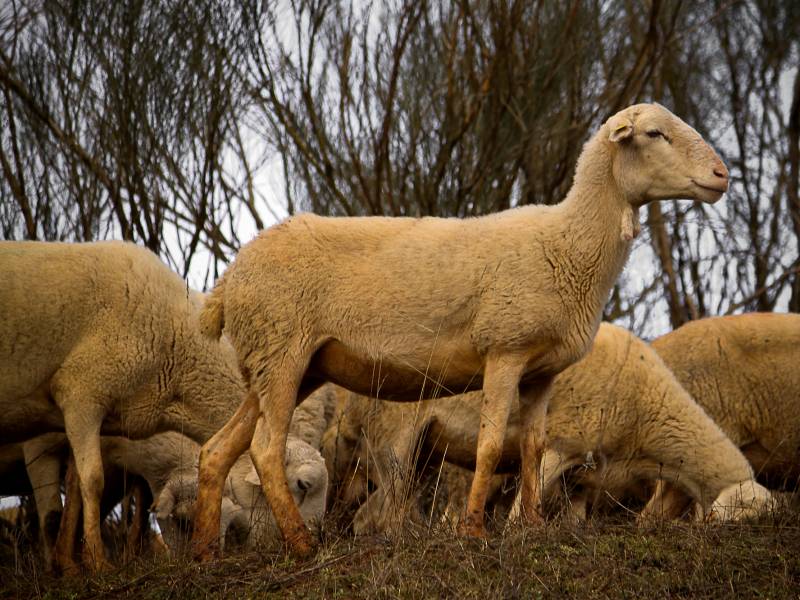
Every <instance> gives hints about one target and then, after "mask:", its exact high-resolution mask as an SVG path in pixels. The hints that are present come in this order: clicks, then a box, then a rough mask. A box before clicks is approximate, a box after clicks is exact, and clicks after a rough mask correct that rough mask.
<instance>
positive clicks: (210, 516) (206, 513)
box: [192, 391, 259, 561]
mask: <svg viewBox="0 0 800 600" xmlns="http://www.w3.org/2000/svg"><path fill="white" fill-rule="evenodd" d="M258 413H259V407H258V396H257V395H256V394H255V393H254V392H252V391H250V392H248V394H247V396H246V397H245V399H244V401H243V402H242V404H241V405H240V406H239V408H238V409H237V411H236V412H235V413H234V415H233V416H232V417H231V418H230V419H229V420H228V422H227V423H226V424H225V425H224V426H223V427H222V428H221V429H220V430H219V431H218V432H217V433H215V434H214V435H213V436H212V437H211V438H210V439H209V440H208V441H207V442H206V443H205V444H204V445H203V447H202V449H201V450H200V467H199V473H198V490H197V502H196V504H195V515H194V523H193V525H194V531H193V533H192V553H193V555H194V558H195V559H196V560H200V561H206V560H210V559H211V558H213V557H214V556H216V555H217V554H218V552H219V528H220V518H221V511H222V493H223V490H224V487H225V480H226V478H227V477H228V473H229V472H230V470H231V467H232V466H233V463H235V462H236V460H237V459H238V458H239V457H240V456H241V455H242V454H243V453H244V451H245V450H247V448H248V446H249V445H250V440H251V439H252V438H253V432H254V431H255V428H256V421H257V419H258Z"/></svg>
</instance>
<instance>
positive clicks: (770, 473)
mask: <svg viewBox="0 0 800 600" xmlns="http://www.w3.org/2000/svg"><path fill="white" fill-rule="evenodd" d="M652 346H653V349H654V350H655V351H656V352H657V353H658V354H659V356H660V357H661V358H662V360H663V361H664V362H665V363H666V365H667V366H668V367H669V368H670V369H671V370H672V372H673V373H674V374H675V377H676V378H677V379H678V381H680V382H681V384H682V385H683V387H685V388H686V390H687V391H688V392H689V393H690V394H691V395H692V397H693V398H694V399H695V400H696V401H697V403H698V404H699V405H700V406H702V407H703V408H704V409H705V411H706V412H707V413H708V414H709V415H710V416H711V418H713V419H714V421H715V422H716V423H717V425H719V427H720V428H721V429H722V431H724V432H725V433H726V434H727V435H728V437H729V438H730V439H731V440H732V441H733V443H734V444H735V445H736V446H738V447H739V448H740V449H741V451H742V453H743V454H744V455H745V457H747V459H748V460H749V461H750V464H751V465H752V467H753V470H754V471H755V474H756V477H757V479H758V480H759V482H761V483H763V484H765V485H766V486H767V487H769V488H774V489H783V490H788V491H792V490H795V489H796V488H797V486H798V483H800V450H799V449H800V412H798V398H800V315H796V314H777V313H750V314H743V315H736V316H726V317H712V318H708V319H701V320H699V321H692V322H690V323H687V324H686V325H683V326H682V327H679V328H678V329H676V330H675V331H672V332H670V333H668V334H666V335H664V336H662V337H660V338H658V339H656V340H654V341H653V343H652ZM688 500H690V498H687V497H686V495H685V493H683V490H681V489H679V488H675V487H674V486H662V485H660V486H658V488H657V493H656V494H655V495H654V496H653V498H652V500H651V501H650V502H649V503H648V505H647V506H646V507H645V510H644V511H642V513H643V517H648V516H652V515H663V516H667V517H675V516H677V515H679V514H680V513H682V512H683V510H684V509H685V508H686V506H687V503H688Z"/></svg>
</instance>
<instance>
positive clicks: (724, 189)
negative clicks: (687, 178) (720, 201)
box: [692, 179, 728, 194]
mask: <svg viewBox="0 0 800 600" xmlns="http://www.w3.org/2000/svg"><path fill="white" fill-rule="evenodd" d="M692 183H693V184H695V185H696V186H697V187H699V188H700V189H703V190H707V191H709V192H714V193H716V194H724V193H725V192H727V191H728V186H727V185H725V186H724V187H714V186H713V185H703V184H702V183H700V182H698V181H695V180H694V179H692Z"/></svg>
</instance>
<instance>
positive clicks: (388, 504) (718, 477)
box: [324, 324, 770, 532]
mask: <svg viewBox="0 0 800 600" xmlns="http://www.w3.org/2000/svg"><path fill="white" fill-rule="evenodd" d="M552 392H553V393H552V397H551V399H550V406H549V409H548V413H547V434H548V445H547V449H546V451H545V453H544V457H543V464H542V469H541V472H542V477H543V484H542V485H543V493H544V497H545V498H548V497H550V496H551V495H552V494H553V493H554V492H555V491H557V489H558V483H559V481H560V478H561V476H562V475H563V474H564V473H566V472H567V471H569V470H570V469H573V468H579V467H588V469H586V470H584V471H582V476H583V483H584V484H592V485H591V486H590V487H593V488H597V487H599V486H600V485H601V484H612V481H611V480H609V481H606V475H608V474H611V475H617V476H620V475H622V474H624V476H625V477H626V479H625V480H624V481H622V482H620V483H619V484H616V485H618V487H621V486H622V485H623V484H626V485H627V484H630V482H631V481H639V480H655V479H657V478H663V479H665V480H668V481H672V482H676V483H677V485H679V486H680V487H681V489H684V490H686V491H687V493H689V494H690V495H691V497H692V498H695V499H697V500H698V501H699V502H700V503H701V505H702V507H703V508H704V509H707V510H712V509H714V510H717V509H718V508H719V507H720V506H721V505H722V503H724V502H725V501H727V499H729V498H730V497H731V496H734V495H736V494H739V497H738V498H735V502H734V508H735V509H736V510H737V511H738V512H736V513H735V514H734V513H731V512H729V513H725V514H721V516H722V517H723V518H726V519H729V518H742V517H745V516H749V515H751V514H754V513H756V512H758V511H760V510H763V509H764V508H766V506H767V505H768V503H769V498H770V496H769V493H768V492H767V491H766V490H765V489H764V488H762V487H761V486H760V485H758V484H756V483H755V482H754V481H753V471H752V469H751V468H750V465H749V464H748V462H747V460H746V459H745V458H744V456H742V454H741V452H739V450H738V448H737V447H736V446H734V444H733V443H732V442H731V441H730V440H729V439H728V438H727V436H725V434H724V433H723V432H722V431H721V430H720V429H719V427H717V425H716V424H715V423H714V422H713V421H712V420H711V419H710V418H709V417H708V416H707V415H706V414H705V413H704V412H703V410H702V409H701V408H700V407H699V406H698V405H697V403H695V402H694V400H692V398H691V397H690V396H689V395H688V394H687V393H686V391H685V390H684V389H683V388H682V387H681V386H680V384H679V383H678V382H677V381H676V380H675V378H674V377H673V376H672V374H671V373H670V371H669V369H667V368H666V366H665V365H664V364H663V363H662V361H661V360H660V359H659V358H658V356H657V355H656V353H655V352H654V351H653V350H652V349H651V348H650V347H649V346H648V345H647V344H645V343H644V342H643V341H641V340H639V339H638V338H636V337H635V336H634V335H632V334H631V333H629V332H627V331H625V330H623V329H621V328H619V327H616V326H613V325H609V324H602V325H601V326H600V328H599V331H598V334H597V337H596V338H595V342H594V346H593V348H592V350H591V351H590V353H589V354H588V355H587V356H586V357H585V358H584V359H583V360H581V361H579V362H578V363H576V364H574V365H572V366H571V367H568V368H567V369H565V370H564V371H562V372H561V373H560V374H559V375H558V376H557V377H556V378H555V381H554V383H553V390H552ZM351 406H352V407H353V409H354V410H353V411H352V413H351V416H349V417H346V418H342V419H340V420H339V423H345V425H344V426H340V427H339V432H336V433H331V434H330V435H326V444H325V446H324V453H325V455H326V458H329V457H330V456H331V455H332V453H334V452H337V451H338V452H341V453H342V454H346V453H347V452H348V449H352V448H357V449H358V451H360V457H359V469H360V477H361V478H362V480H361V481H363V479H366V478H369V479H370V480H371V481H372V482H373V483H374V484H375V485H376V486H377V490H376V491H375V492H373V494H372V495H370V497H369V498H368V500H367V501H366V502H365V503H364V505H363V506H362V507H361V508H360V509H359V510H358V512H357V513H356V516H355V519H354V528H355V530H356V532H363V531H370V530H379V531H386V530H392V529H396V528H397V527H399V525H400V522H399V519H401V515H402V513H403V511H402V510H400V508H401V507H402V502H403V500H404V499H405V498H408V497H409V496H410V494H409V490H408V479H404V475H405V474H406V473H408V472H409V471H411V469H412V467H411V465H412V464H413V462H414V459H415V449H416V448H418V447H421V448H423V453H424V455H427V453H432V454H433V455H434V456H435V457H436V458H437V459H445V460H447V461H448V462H451V463H455V464H457V465H460V466H463V467H468V468H469V467H472V466H473V465H474V462H475V440H476V438H477V436H478V431H479V426H480V411H481V410H482V406H483V398H482V395H481V393H480V392H471V393H467V394H464V395H462V396H460V397H453V398H444V399H439V400H436V401H428V402H423V403H420V405H419V406H418V407H415V406H410V405H408V406H404V405H398V404H391V403H384V404H382V405H380V404H377V403H376V402H375V401H373V400H370V399H365V398H357V397H351V398H350V400H349V402H348V404H347V409H346V410H349V409H350V407H351ZM348 420H349V422H348ZM359 421H360V425H356V423H358V422H359ZM331 432H334V430H333V429H332V430H331ZM337 433H344V436H343V437H342V441H339V440H337V439H336V435H337ZM362 434H363V435H364V437H365V440H362V441H359V442H357V443H354V442H353V438H354V437H357V436H360V435H362ZM520 436H521V424H520V420H519V416H518V413H517V412H516V411H512V413H511V415H510V418H509V429H508V436H507V438H506V443H505V444H504V447H503V453H502V455H501V457H502V458H501V461H500V466H499V468H500V469H501V470H513V469H514V468H515V467H516V465H518V463H519V446H518V440H519V437H520ZM334 464H335V465H337V466H336V468H337V469H338V472H337V473H335V475H334V478H338V479H342V478H344V479H345V480H346V481H349V478H350V475H349V473H348V472H347V469H348V467H346V466H345V465H346V464H347V460H346V458H345V457H340V458H339V460H338V462H336V463H334ZM350 464H351V465H352V464H353V463H350ZM393 465H398V466H399V467H400V468H399V469H396V470H395V469H393V468H392V466H393ZM612 465H613V466H612ZM619 465H624V467H625V468H624V469H622V468H620V467H619ZM349 468H350V469H352V468H353V467H352V466H350V467H349ZM368 469H372V471H371V472H368ZM365 472H366V474H365ZM362 485H363V484H362ZM356 495H358V494H356ZM574 500H575V502H576V504H575V508H574V513H575V515H576V516H578V515H581V514H583V511H584V510H585V502H586V500H587V498H586V497H584V498H575V499H574ZM715 500H716V501H717V503H716V504H713V503H714V501H715Z"/></svg>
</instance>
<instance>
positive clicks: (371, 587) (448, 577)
mask: <svg viewBox="0 0 800 600" xmlns="http://www.w3.org/2000/svg"><path fill="white" fill-rule="evenodd" d="M327 527H328V529H329V530H328V531H326V532H325V533H324V534H323V541H322V546H321V550H320V551H319V553H318V554H317V556H316V557H315V558H314V559H312V560H309V561H302V562H298V561H295V560H292V559H290V558H287V557H285V556H284V555H283V554H282V553H280V552H270V553H266V552H265V553H248V554H236V555H231V556H228V557H226V558H224V559H222V560H220V561H218V562H215V563H212V564H203V565H198V564H194V563H192V562H191V561H190V560H187V559H185V558H173V559H166V558H164V557H154V556H144V557H141V558H139V559H138V560H136V561H134V562H132V563H129V564H128V565H126V566H124V567H122V568H120V569H119V570H118V571H115V572H112V573H107V574H104V575H101V576H97V577H80V578H72V579H57V578H54V577H52V576H50V575H47V574H44V573H43V572H42V571H41V568H40V567H38V566H37V565H36V563H35V562H34V561H33V560H32V559H31V556H30V554H29V553H28V554H27V555H26V554H25V553H24V552H23V553H22V554H18V555H17V557H16V558H15V557H14V556H13V554H12V555H9V554H8V553H7V552H6V550H7V549H8V547H5V548H2V549H0V552H2V554H0V561H2V566H1V567H0V596H2V597H4V598H5V597H16V598H51V599H56V598H70V599H79V598H137V599H140V598H141V599H148V598H153V599H156V598H158V599H167V598H181V599H183V598H214V597H224V598H251V597H259V598H261V597H281V598H284V597H298V598H337V597H338V598H370V599H374V598H398V597H399V598H419V597H426V598H427V597H459V598H481V599H484V598H492V599H494V598H515V597H523V598H531V597H576V598H577V597H580V598H606V597H615V598H617V597H648V598H662V597H671V598H672V597H691V598H703V597H705V598H720V597H731V596H738V597H768V598H783V597H793V598H797V597H798V596H799V595H800V511H798V510H797V507H790V508H787V509H784V510H782V511H781V512H780V513H778V514H776V515H772V516H770V517H768V518H764V519H762V520H761V521H760V522H758V523H754V524H736V525H729V526H706V525H688V524H676V523H672V524H665V525H660V526H658V527H654V528H652V529H638V528H636V527H635V526H634V525H632V524H631V523H630V522H621V521H620V519H619V518H615V517H606V518H602V519H597V520H595V521H593V522H592V523H590V524H589V525H586V526H580V527H575V526H568V525H551V526H548V527H546V528H544V529H528V528H523V527H513V528H509V529H508V530H507V531H506V532H505V533H496V534H494V535H493V536H491V537H490V539H489V540H488V541H485V542H484V541H480V540H464V539H458V538H456V537H454V536H453V535H452V534H451V533H449V532H447V531H441V530H440V531H436V530H430V529H426V528H422V527H419V526H415V525H409V527H408V529H407V531H406V533H405V534H404V536H403V537H402V538H401V539H397V540H392V541H390V540H387V539H384V538H378V537H374V538H359V539H353V538H352V537H350V536H348V535H346V534H344V533H343V532H342V531H340V530H338V529H335V528H333V524H330V523H329V524H327Z"/></svg>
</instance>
